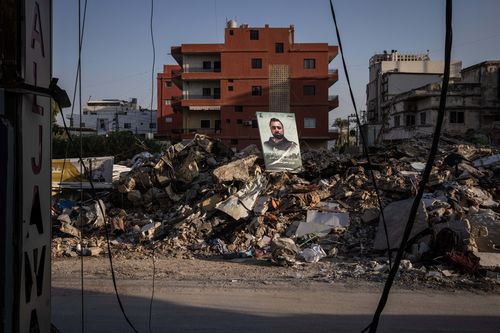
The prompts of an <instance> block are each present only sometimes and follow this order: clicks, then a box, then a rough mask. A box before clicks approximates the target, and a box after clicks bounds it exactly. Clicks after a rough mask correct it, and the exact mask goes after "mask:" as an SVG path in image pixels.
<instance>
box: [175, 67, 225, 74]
mask: <svg viewBox="0 0 500 333" xmlns="http://www.w3.org/2000/svg"><path fill="white" fill-rule="evenodd" d="M220 71H221V69H220V67H219V68H200V67H189V68H186V69H185V70H184V73H211V72H214V73H220Z"/></svg>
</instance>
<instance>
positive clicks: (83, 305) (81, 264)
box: [61, 0, 87, 333]
mask: <svg viewBox="0 0 500 333" xmlns="http://www.w3.org/2000/svg"><path fill="white" fill-rule="evenodd" d="M85 3H87V1H85ZM81 9H82V5H81V1H80V0H78V69H77V77H78V102H79V103H78V105H79V113H80V123H81V119H82V62H81V59H82V43H81V41H82V34H83V32H82V24H81V18H82V15H81ZM73 105H74V104H73ZM82 150H83V138H82V131H81V130H80V156H82ZM63 164H64V163H63ZM82 165H83V163H82V164H80V174H81V175H82V174H83V173H82V171H83V170H82ZM63 171H64V170H63ZM61 178H62V173H61ZM82 202H83V183H82V181H80V205H79V207H80V211H79V216H80V283H81V285H82V288H81V315H82V333H84V332H85V302H84V299H85V289H84V284H83V209H82Z"/></svg>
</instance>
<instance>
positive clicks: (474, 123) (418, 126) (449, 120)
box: [381, 61, 500, 145]
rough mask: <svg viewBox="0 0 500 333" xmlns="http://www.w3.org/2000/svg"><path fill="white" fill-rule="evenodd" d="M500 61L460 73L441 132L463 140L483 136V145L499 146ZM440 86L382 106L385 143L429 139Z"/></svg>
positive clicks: (413, 91) (452, 85)
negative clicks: (427, 137)
mask: <svg viewBox="0 0 500 333" xmlns="http://www.w3.org/2000/svg"><path fill="white" fill-rule="evenodd" d="M499 67H500V61H485V62H482V63H480V64H476V65H474V66H470V67H467V68H464V69H463V70H462V71H461V80H458V79H457V80H455V82H451V83H450V85H449V89H448V95H447V99H446V113H445V117H444V120H443V128H442V132H443V133H445V134H448V135H452V136H456V137H460V138H466V137H467V138H469V139H471V138H473V137H478V135H482V136H483V137H484V139H483V141H482V143H484V144H486V143H487V144H492V145H498V144H500V141H499V140H500V84H499V80H500V71H499V70H498V69H499ZM440 94H441V83H440V82H436V83H430V84H427V85H424V86H422V87H418V88H414V89H411V90H409V91H407V92H404V93H401V94H397V95H395V96H392V97H391V98H390V99H389V100H388V101H387V102H384V103H382V104H381V110H382V113H383V114H384V115H386V117H387V118H386V119H387V120H386V122H385V124H384V126H383V127H382V133H381V139H382V140H402V139H408V138H412V137H418V136H429V135H431V134H432V132H433V130H434V126H435V124H436V119H437V115H438V109H439V101H440Z"/></svg>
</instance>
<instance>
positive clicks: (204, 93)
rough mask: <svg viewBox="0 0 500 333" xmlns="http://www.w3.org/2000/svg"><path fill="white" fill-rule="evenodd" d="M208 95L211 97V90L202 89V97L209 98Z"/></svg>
mask: <svg viewBox="0 0 500 333" xmlns="http://www.w3.org/2000/svg"><path fill="white" fill-rule="evenodd" d="M210 95H212V89H210V88H203V96H210Z"/></svg>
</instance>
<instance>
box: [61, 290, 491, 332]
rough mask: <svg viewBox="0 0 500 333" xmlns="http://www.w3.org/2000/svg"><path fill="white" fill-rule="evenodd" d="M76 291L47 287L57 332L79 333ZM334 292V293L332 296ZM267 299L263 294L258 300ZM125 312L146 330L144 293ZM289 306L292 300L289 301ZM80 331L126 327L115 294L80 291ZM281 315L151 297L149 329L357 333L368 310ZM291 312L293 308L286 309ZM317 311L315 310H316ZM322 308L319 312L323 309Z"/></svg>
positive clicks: (392, 322)
mask: <svg viewBox="0 0 500 333" xmlns="http://www.w3.org/2000/svg"><path fill="white" fill-rule="evenodd" d="M80 293H81V291H80V290H76V289H65V288H53V289H52V322H53V323H54V325H55V326H56V327H57V328H58V329H59V330H60V331H61V332H62V333H69V332H81V303H80V302H81V301H80ZM332 296H334V295H332ZM267 301H269V300H266V299H263V300H262V302H267ZM122 302H123V304H124V307H125V310H126V312H127V315H128V316H129V318H130V320H131V321H132V323H133V324H134V325H135V327H136V328H137V330H138V331H139V332H148V317H149V312H148V311H149V302H150V299H149V298H146V297H135V296H122ZM289 306H290V308H293V307H294V304H289ZM84 308H85V332H131V331H132V330H131V329H130V327H129V326H128V325H127V323H126V321H125V319H124V318H123V316H122V314H121V312H120V310H119V306H118V303H117V301H116V297H115V295H114V294H110V293H96V292H87V291H86V292H85V307H84ZM282 312H283V313H285V315H280V314H277V313H276V312H273V313H265V312H262V311H258V309H257V310H256V309H255V308H254V310H251V311H250V310H248V309H245V306H244V305H241V304H239V305H238V304H234V307H232V308H230V309H220V308H215V307H214V308H212V307H210V306H204V307H199V306H189V305H184V304H178V303H173V302H168V301H164V300H155V301H154V305H153V314H152V330H153V332H238V333H247V332H248V333H250V332H251V333H254V332H287V333H293V332H315V333H316V332H360V331H361V330H362V329H363V328H364V327H365V326H366V325H367V324H368V323H369V321H370V320H371V315H338V314H328V315H326V314H314V312H315V309H311V311H310V313H303V314H298V315H297V314H288V315H286V313H287V309H283V311H282ZM290 312H293V311H290ZM317 312H318V311H317ZM323 312H324V311H323ZM499 327H500V317H493V316H463V315H460V314H457V315H455V316H433V315H429V316H412V315H384V316H383V317H382V320H381V323H380V325H379V330H378V332H471V333H472V332H474V333H476V332H492V333H493V332H495V333H496V332H498V328H499Z"/></svg>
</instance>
